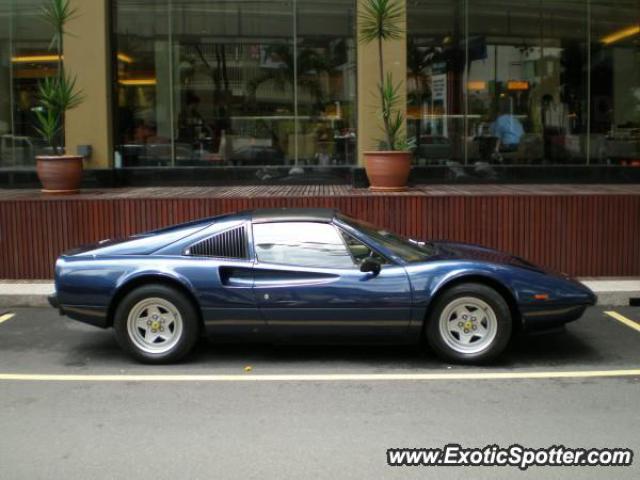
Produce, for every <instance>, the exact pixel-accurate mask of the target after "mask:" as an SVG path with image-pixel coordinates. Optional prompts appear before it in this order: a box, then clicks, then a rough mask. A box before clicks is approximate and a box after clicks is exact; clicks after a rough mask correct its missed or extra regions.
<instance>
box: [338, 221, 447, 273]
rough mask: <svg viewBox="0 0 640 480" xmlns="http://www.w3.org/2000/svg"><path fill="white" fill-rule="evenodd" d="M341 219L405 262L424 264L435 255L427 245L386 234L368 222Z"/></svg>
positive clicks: (432, 249) (389, 233)
mask: <svg viewBox="0 0 640 480" xmlns="http://www.w3.org/2000/svg"><path fill="white" fill-rule="evenodd" d="M341 218H342V220H343V221H345V222H346V223H347V224H348V225H351V226H352V227H353V228H355V229H356V230H359V231H361V232H363V233H365V234H367V235H368V236H369V237H371V238H372V239H373V240H375V241H376V242H378V243H379V244H380V245H382V246H383V247H385V248H388V249H389V250H391V251H392V252H393V253H394V254H395V255H397V256H398V257H400V258H402V259H403V260H404V261H405V262H409V263H414V262H424V261H425V260H428V259H429V257H431V256H432V255H434V253H435V250H434V248H433V247H432V246H431V245H430V244H428V243H426V244H423V243H418V242H416V243H414V242H411V241H409V240H405V239H403V238H401V237H399V236H397V235H395V234H393V233H391V232H388V231H387V230H384V229H382V228H378V227H376V226H375V225H372V224H370V223H368V222H363V221H361V220H356V219H354V218H351V217H346V216H341Z"/></svg>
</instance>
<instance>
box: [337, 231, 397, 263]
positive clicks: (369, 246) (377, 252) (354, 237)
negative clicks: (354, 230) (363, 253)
mask: <svg viewBox="0 0 640 480" xmlns="http://www.w3.org/2000/svg"><path fill="white" fill-rule="evenodd" d="M333 225H334V227H336V228H337V229H338V233H340V234H341V235H340V238H341V239H342V241H343V242H344V244H345V247H346V248H347V252H349V255H351V259H352V260H353V263H354V265H355V266H356V267H357V268H359V267H360V265H359V264H358V262H356V259H355V257H354V256H353V254H352V253H351V249H349V246H348V245H347V244H346V242H345V239H344V235H348V236H349V237H351V238H353V239H354V240H355V241H357V242H360V243H361V244H363V245H364V246H366V247H367V248H368V249H369V250H371V251H372V252H373V253H375V254H376V255H378V256H379V257H381V258H383V259H384V261H385V263H383V265H393V263H394V262H393V261H392V260H390V259H389V258H388V257H387V256H386V255H384V254H382V253H380V252H379V251H378V250H377V249H375V248H373V247H372V246H371V245H369V244H368V243H367V242H364V241H362V240H361V239H360V238H358V237H356V236H355V235H352V234H351V233H349V232H347V231H346V230H345V229H344V228H342V227H341V226H340V225H336V224H335V223H334V224H333Z"/></svg>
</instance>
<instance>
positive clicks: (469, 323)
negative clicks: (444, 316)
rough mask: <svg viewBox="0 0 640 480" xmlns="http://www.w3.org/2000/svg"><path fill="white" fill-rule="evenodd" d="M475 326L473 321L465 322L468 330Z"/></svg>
mask: <svg viewBox="0 0 640 480" xmlns="http://www.w3.org/2000/svg"><path fill="white" fill-rule="evenodd" d="M472 326H473V324H472V323H471V322H467V323H465V324H464V328H465V329H467V330H471V327H472Z"/></svg>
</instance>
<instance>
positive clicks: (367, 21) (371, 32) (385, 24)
mask: <svg viewBox="0 0 640 480" xmlns="http://www.w3.org/2000/svg"><path fill="white" fill-rule="evenodd" d="M363 3H364V4H363V6H362V7H361V9H360V12H359V13H358V23H359V25H360V28H359V30H360V41H361V42H363V43H370V42H373V41H374V40H381V41H385V40H396V39H399V38H402V35H403V34H404V32H403V25H402V23H403V20H404V7H403V6H402V3H401V2H400V1H399V0H363Z"/></svg>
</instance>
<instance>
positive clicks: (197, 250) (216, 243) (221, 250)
mask: <svg viewBox="0 0 640 480" xmlns="http://www.w3.org/2000/svg"><path fill="white" fill-rule="evenodd" d="M185 253H186V254H187V255H191V256H196V257H217V258H247V235H246V233H245V229H244V227H238V228H232V229H231V230H227V231H225V232H222V233H218V234H216V235H214V236H213V237H209V238H207V239H205V240H202V241H200V242H198V243H196V244H195V245H192V246H191V247H189V249H188V250H187V251H186V252H185Z"/></svg>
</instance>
